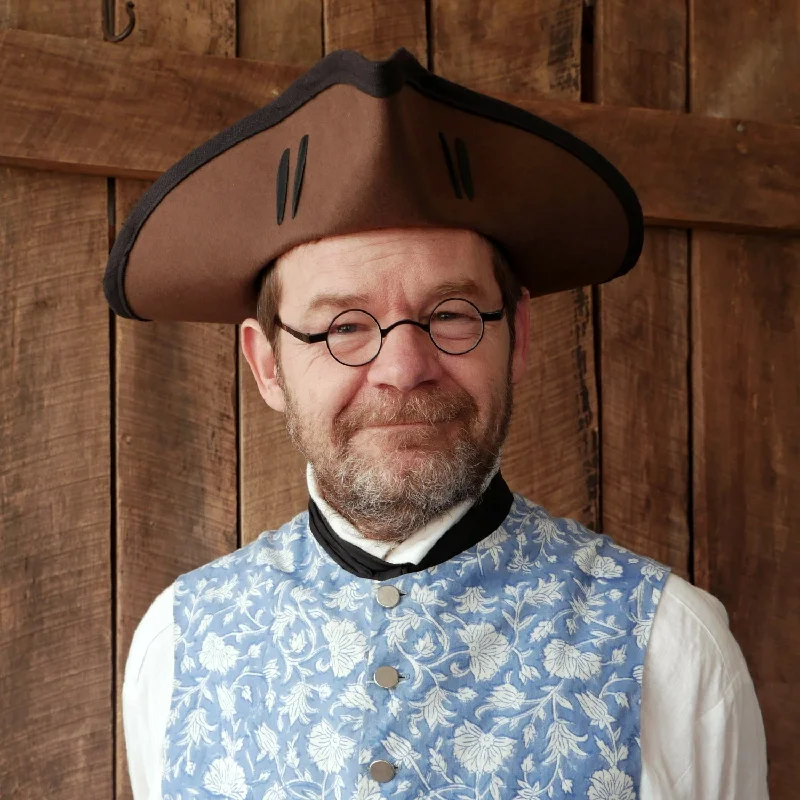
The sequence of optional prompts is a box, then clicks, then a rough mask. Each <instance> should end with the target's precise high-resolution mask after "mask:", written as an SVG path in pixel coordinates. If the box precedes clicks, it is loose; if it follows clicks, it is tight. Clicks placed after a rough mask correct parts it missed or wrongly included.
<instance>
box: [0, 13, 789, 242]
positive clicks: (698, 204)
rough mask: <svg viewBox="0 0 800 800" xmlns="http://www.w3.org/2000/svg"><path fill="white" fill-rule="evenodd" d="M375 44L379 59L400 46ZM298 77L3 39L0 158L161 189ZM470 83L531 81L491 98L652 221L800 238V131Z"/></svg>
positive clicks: (21, 37)
mask: <svg viewBox="0 0 800 800" xmlns="http://www.w3.org/2000/svg"><path fill="white" fill-rule="evenodd" d="M523 19H524V18H523ZM406 24H407V23H406ZM561 30H563V26H562V28H561ZM558 35H561V34H558ZM557 38H558V36H556V39H557ZM125 41H128V40H125ZM375 47H376V49H375V51H374V54H375V56H376V57H381V56H382V55H384V54H386V53H387V52H388V51H389V50H391V48H390V47H389V48H387V47H386V45H385V44H376V45H375ZM487 47H488V45H487ZM492 47H493V45H492ZM290 51H291V58H292V64H295V65H296V64H297V55H296V50H295V49H294V48H290ZM553 51H554V52H557V51H558V47H556V46H555V45H554V46H553ZM445 52H446V51H445ZM482 52H483V51H482ZM521 52H523V50H522V49H521V50H520V53H521ZM268 55H269V54H268ZM453 57H454V58H456V59H461V58H463V54H461V53H460V52H456V51H454V56H453ZM476 57H477V56H476ZM519 58H522V56H520V57H519ZM532 63H533V64H535V60H533V61H532ZM31 64H35V66H34V67H31ZM456 66H457V65H456ZM482 70H486V73H487V74H488V75H489V76H490V77H489V78H483V77H481V76H482V75H483V71H482ZM303 71H305V70H304V68H303V67H301V66H293V65H290V64H273V63H263V62H260V61H251V60H247V59H242V58H235V59H234V58H221V57H215V56H205V55H193V54H191V53H180V52H173V51H168V50H163V49H157V48H146V47H126V46H124V43H123V46H122V47H119V46H115V45H111V44H107V43H99V42H90V41H73V40H70V39H67V38H64V37H57V36H40V35H36V34H31V33H26V32H23V31H16V30H0V107H2V109H3V114H2V115H0V163H6V164H12V165H19V166H27V167H31V168H35V169H53V170H59V171H64V172H78V173H82V174H93V175H108V176H112V177H120V178H122V177H126V178H136V179H141V180H155V179H156V178H157V177H158V176H159V175H160V174H161V173H162V172H163V171H164V170H166V169H167V168H169V167H170V166H171V165H172V164H173V163H175V162H176V161H178V160H179V159H180V158H182V157H183V156H184V155H186V154H187V153H188V152H189V151H190V150H192V149H193V148H194V147H196V146H198V145H200V144H202V143H203V142H204V141H207V140H208V139H210V138H211V137H212V136H214V135H215V134H216V133H218V132H219V131H220V130H222V129H223V128H225V127H227V126H228V125H231V124H233V123H234V122H236V121H238V120H240V119H241V118H243V117H245V116H247V115H248V114H250V113H251V112H252V111H255V110H256V109H257V108H260V107H262V106H264V105H266V104H267V103H268V102H269V101H270V100H272V99H274V98H275V97H276V96H277V95H278V94H280V93H281V92H282V91H283V90H284V89H285V88H286V87H287V86H288V85H289V83H291V81H292V80H294V79H295V78H296V77H298V76H299V75H300V74H301V73H302V72H303ZM474 74H475V76H476V80H477V81H481V82H484V81H487V83H486V84H485V85H487V86H488V81H489V80H490V79H491V76H492V75H494V76H495V79H496V80H497V82H498V85H499V86H500V87H501V88H502V87H504V86H505V87H507V86H508V85H509V83H511V84H512V88H514V87H516V86H518V85H524V84H525V83H526V81H527V83H529V84H530V86H531V89H530V93H529V94H505V93H503V92H501V91H499V90H498V91H492V92H490V94H492V95H494V96H496V97H498V98H500V99H502V100H506V101H507V102H510V103H512V104H514V105H519V106H521V107H522V108H525V109H526V110H528V111H530V112H531V113H534V114H537V115H539V116H542V117H545V118H546V119H549V120H551V121H553V122H554V123H555V124H557V125H560V126H562V127H564V128H566V129H567V130H568V131H570V132H572V133H574V134H575V135H577V136H578V137H580V138H582V139H585V140H586V141H587V142H588V143H589V144H591V145H592V146H593V147H595V148H596V149H597V150H599V151H600V152H601V153H602V154H603V155H604V156H606V157H607V158H608V159H610V160H611V162H612V163H614V164H616V165H618V166H619V168H620V170H621V171H622V172H623V174H625V176H626V177H627V178H628V180H629V181H630V182H631V184H632V185H633V187H634V189H635V190H636V192H637V194H638V195H639V198H640V200H641V202H642V205H643V207H644V212H645V218H646V221H647V224H648V225H651V226H653V225H659V226H674V227H693V228H709V229H716V230H737V231H753V232H760V233H778V234H784V233H797V234H800V159H798V158H797V157H796V153H797V152H798V151H800V126H797V125H782V124H779V123H772V122H768V121H764V122H762V121H751V120H748V119H746V118H744V119H742V118H735V117H734V118H731V119H717V118H712V117H703V116H700V115H697V114H691V115H690V114H685V113H682V112H675V111H663V110H659V109H650V108H625V107H624V106H617V105H595V104H592V103H578V102H575V101H574V100H563V99H558V97H554V96H549V97H545V96H542V95H541V94H539V93H538V91H539V90H537V89H536V87H538V86H540V83H541V81H542V80H543V79H542V78H541V77H539V78H537V77H536V74H537V73H536V72H535V71H533V72H532V73H531V74H530V75H528V74H527V71H523V72H522V73H520V74H525V75H526V80H525V81H523V79H522V78H520V77H518V78H516V79H515V80H514V81H512V82H510V81H508V80H501V79H499V78H497V76H498V74H499V73H498V68H497V67H496V66H493V65H492V62H491V61H485V63H483V65H482V68H481V71H477V70H476V71H475V73H474ZM567 74H568V73H565V72H564V71H563V68H559V69H558V70H556V71H555V72H554V73H553V77H552V80H553V82H554V83H555V84H559V82H562V83H563V82H566V83H569V81H570V80H572V79H571V78H569V77H565V75H567ZM132 76H135V79H134V78H133V77H132ZM475 85H476V86H477V84H475ZM56 120H57V122H58V124H55V121H56ZM131 131H134V132H135V135H131Z"/></svg>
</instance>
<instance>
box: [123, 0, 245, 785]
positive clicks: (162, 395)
mask: <svg viewBox="0 0 800 800" xmlns="http://www.w3.org/2000/svg"><path fill="white" fill-rule="evenodd" d="M135 13H136V15H137V19H138V22H137V24H136V27H135V28H134V30H133V33H132V34H131V36H130V37H128V38H127V39H125V40H124V42H123V43H121V44H120V45H119V46H122V47H137V46H142V45H144V46H149V47H163V48H165V49H167V48H169V49H172V50H180V51H185V52H190V53H194V54H196V55H215V56H230V57H235V55H236V5H235V2H234V0H212V1H211V2H208V3H191V4H187V3H185V2H183V0H136V6H135ZM116 17H117V19H118V20H120V21H121V22H120V23H119V24H118V26H117V29H118V30H121V29H122V27H124V23H123V22H122V20H127V15H126V14H125V13H124V2H117V7H116ZM149 186H150V183H149V182H145V181H132V180H118V181H116V202H115V210H116V226H115V227H116V230H117V232H118V231H119V228H120V226H121V224H122V222H123V221H124V220H125V218H126V217H127V216H128V214H129V213H130V211H131V209H132V208H133V206H134V205H135V204H136V202H137V201H138V200H139V198H140V197H141V195H142V194H143V193H144V192H145V191H146V190H147V188H148V187H149ZM164 268H165V269H169V265H168V264H165V265H164ZM111 333H112V340H113V341H114V352H115V365H114V379H115V380H114V384H115V385H114V397H115V412H116V413H115V422H116V441H117V451H116V463H115V472H116V475H117V481H116V492H115V497H114V507H115V510H116V576H115V577H116V601H117V604H116V625H117V652H116V678H117V680H116V698H117V718H116V723H117V724H116V776H117V794H116V796H117V797H119V798H123V797H125V798H127V797H130V796H131V791H130V783H129V781H130V777H129V774H128V768H127V761H126V753H125V742H124V736H123V728H122V713H121V689H122V678H123V674H124V669H125V660H126V658H127V655H128V650H129V648H130V642H131V637H132V636H133V631H134V630H135V628H136V625H137V624H138V622H139V620H140V619H141V617H142V615H143V614H144V612H145V611H146V610H147V607H148V606H149V605H150V603H151V602H152V600H153V599H154V598H155V596H156V595H157V594H158V593H159V592H160V591H161V590H162V589H164V588H165V587H166V586H168V585H169V584H170V583H172V581H173V580H175V578H176V577H177V576H178V575H179V574H181V573H183V572H186V571H188V570H190V569H193V568H194V567H196V566H199V565H200V564H202V563H206V562H208V561H210V560H212V559H214V558H216V557H217V556H220V555H223V554H224V553H227V552H230V551H231V550H234V549H235V548H236V547H237V546H238V545H239V537H238V525H237V507H238V499H237V465H238V453H237V418H238V409H237V381H236V365H237V354H236V348H237V346H238V345H237V341H236V336H235V331H234V328H233V326H230V325H220V324H214V325H211V324H199V323H187V322H152V323H141V322H136V321H133V320H126V319H119V318H116V317H115V318H114V320H113V321H112V331H111Z"/></svg>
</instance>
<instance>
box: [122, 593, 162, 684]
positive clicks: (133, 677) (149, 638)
mask: <svg viewBox="0 0 800 800" xmlns="http://www.w3.org/2000/svg"><path fill="white" fill-rule="evenodd" d="M173 598H174V584H170V585H169V586H167V587H166V589H164V590H163V591H161V592H160V593H159V594H158V595H157V597H156V598H155V600H153V601H152V602H151V603H150V606H149V607H148V609H147V611H145V613H144V615H143V616H142V618H141V619H140V620H139V623H138V625H137V626H136V628H135V630H134V632H133V637H132V639H131V646H130V649H129V650H128V657H127V660H126V662H125V674H124V678H123V692H126V690H127V691H130V690H132V687H133V686H135V685H136V684H137V683H138V682H139V680H140V678H141V676H142V672H143V670H144V669H145V665H146V664H147V663H148V662H151V661H153V659H154V658H155V659H156V660H160V659H159V656H158V652H160V651H162V650H164V649H165V648H166V649H170V648H171V647H172V636H173V632H172V631H173V617H172V604H173Z"/></svg>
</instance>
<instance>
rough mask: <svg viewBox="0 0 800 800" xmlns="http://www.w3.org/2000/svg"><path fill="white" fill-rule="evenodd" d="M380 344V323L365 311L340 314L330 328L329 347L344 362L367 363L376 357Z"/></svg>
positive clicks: (351, 363)
mask: <svg viewBox="0 0 800 800" xmlns="http://www.w3.org/2000/svg"><path fill="white" fill-rule="evenodd" d="M380 346H381V331H380V328H379V327H378V323H377V322H375V320H374V319H373V318H372V317H371V316H370V315H369V314H366V313H365V312H363V311H345V312H344V313H343V314H339V316H338V317H336V319H334V320H333V322H332V323H331V326H330V328H329V329H328V348H329V349H330V351H331V354H332V355H333V357H334V358H335V359H337V360H338V361H341V362H342V364H348V365H350V366H358V365H359V364H366V363H367V361H370V360H371V359H372V358H374V357H375V355H376V354H377V352H378V350H379V349H380Z"/></svg>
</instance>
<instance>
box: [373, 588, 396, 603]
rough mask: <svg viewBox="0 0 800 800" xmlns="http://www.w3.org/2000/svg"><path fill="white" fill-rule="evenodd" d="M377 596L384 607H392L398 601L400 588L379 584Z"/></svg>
mask: <svg viewBox="0 0 800 800" xmlns="http://www.w3.org/2000/svg"><path fill="white" fill-rule="evenodd" d="M377 597H378V602H379V603H380V604H381V605H382V606H383V607H384V608H394V607H395V606H396V605H397V604H398V603H399V602H400V590H399V589H398V588H397V587H396V586H381V587H380V589H378V592H377Z"/></svg>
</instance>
